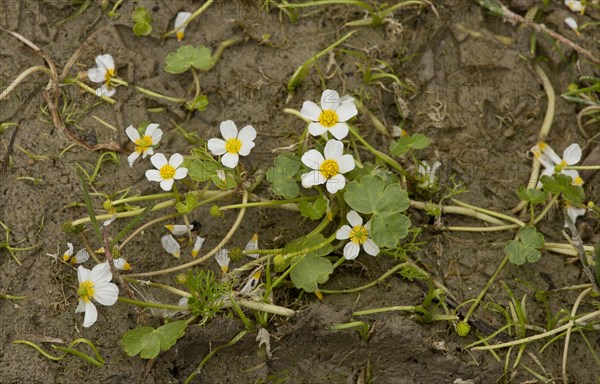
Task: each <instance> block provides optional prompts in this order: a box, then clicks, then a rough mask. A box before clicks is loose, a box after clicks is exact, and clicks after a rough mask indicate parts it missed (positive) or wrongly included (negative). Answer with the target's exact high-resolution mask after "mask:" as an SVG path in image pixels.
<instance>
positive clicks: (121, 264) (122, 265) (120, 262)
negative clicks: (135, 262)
mask: <svg viewBox="0 0 600 384" xmlns="http://www.w3.org/2000/svg"><path fill="white" fill-rule="evenodd" d="M114 263H115V268H116V269H117V271H129V270H130V269H131V265H129V263H128V262H127V260H125V259H124V258H122V257H119V258H118V259H115V260H114Z"/></svg>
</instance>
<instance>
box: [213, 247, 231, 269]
mask: <svg viewBox="0 0 600 384" xmlns="http://www.w3.org/2000/svg"><path fill="white" fill-rule="evenodd" d="M215 260H216V261H217V263H218V264H219V266H220V267H221V270H222V271H223V272H227V270H228V269H229V262H230V261H231V259H230V258H229V250H227V249H224V248H223V249H219V250H218V251H217V253H215Z"/></svg>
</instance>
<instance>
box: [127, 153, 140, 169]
mask: <svg viewBox="0 0 600 384" xmlns="http://www.w3.org/2000/svg"><path fill="white" fill-rule="evenodd" d="M138 157H140V153H139V152H138V151H133V152H131V155H129V156H127V162H128V163H129V166H130V167H133V163H134V162H135V161H136V160H137V158H138Z"/></svg>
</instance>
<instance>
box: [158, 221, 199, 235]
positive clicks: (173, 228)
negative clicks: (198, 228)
mask: <svg viewBox="0 0 600 384" xmlns="http://www.w3.org/2000/svg"><path fill="white" fill-rule="evenodd" d="M165 228H167V229H168V230H169V232H171V233H172V234H173V235H175V236H183V235H185V234H186V233H187V231H188V230H187V225H185V224H167V225H165ZM192 229H194V225H193V224H190V230H192Z"/></svg>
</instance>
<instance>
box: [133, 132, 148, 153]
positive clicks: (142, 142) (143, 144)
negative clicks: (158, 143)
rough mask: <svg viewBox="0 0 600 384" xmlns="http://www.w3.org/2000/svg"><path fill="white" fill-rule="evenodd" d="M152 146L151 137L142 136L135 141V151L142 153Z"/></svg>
mask: <svg viewBox="0 0 600 384" xmlns="http://www.w3.org/2000/svg"><path fill="white" fill-rule="evenodd" d="M151 146H152V136H148V135H144V136H142V137H140V138H139V139H137V140H136V141H135V151H136V152H138V153H143V152H145V151H146V150H148V148H150V147H151Z"/></svg>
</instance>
